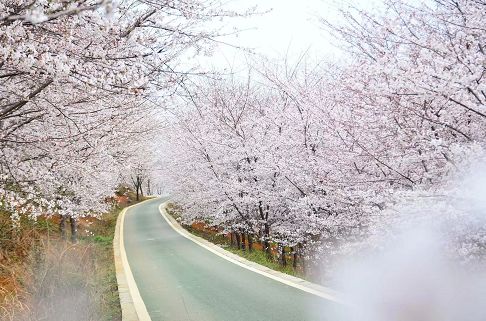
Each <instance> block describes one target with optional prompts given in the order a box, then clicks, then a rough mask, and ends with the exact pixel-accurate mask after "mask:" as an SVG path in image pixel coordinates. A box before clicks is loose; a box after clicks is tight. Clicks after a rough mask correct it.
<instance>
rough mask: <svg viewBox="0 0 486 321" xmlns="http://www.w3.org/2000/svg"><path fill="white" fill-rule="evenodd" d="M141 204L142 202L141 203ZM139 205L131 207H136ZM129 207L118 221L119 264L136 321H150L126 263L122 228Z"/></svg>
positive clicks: (128, 265)
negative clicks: (135, 313) (123, 273)
mask: <svg viewBox="0 0 486 321" xmlns="http://www.w3.org/2000/svg"><path fill="white" fill-rule="evenodd" d="M142 203H143V202H142ZM139 204H141V203H138V204H135V205H132V206H136V205H139ZM132 206H130V207H127V208H125V209H123V211H122V213H121V214H120V215H122V217H121V220H120V238H119V240H120V256H121V262H122V265H123V269H124V271H125V277H126V280H127V285H128V291H129V292H130V296H131V297H132V302H133V305H134V306H135V311H136V312H137V316H138V321H152V319H151V318H150V315H149V314H148V311H147V307H146V306H145V303H144V302H143V300H142V296H141V295H140V292H139V290H138V287H137V283H136V282H135V279H134V277H133V274H132V269H131V268H130V264H129V263H128V258H127V252H126V251H125V240H124V237H123V227H124V225H125V215H126V213H127V210H128V209H129V208H131V207H132Z"/></svg>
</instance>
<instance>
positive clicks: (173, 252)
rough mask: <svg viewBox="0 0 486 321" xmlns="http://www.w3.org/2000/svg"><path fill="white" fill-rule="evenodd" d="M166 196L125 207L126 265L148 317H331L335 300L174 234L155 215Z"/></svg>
mask: <svg viewBox="0 0 486 321" xmlns="http://www.w3.org/2000/svg"><path fill="white" fill-rule="evenodd" d="M164 201H166V199H154V200H150V201H146V202H143V203H141V204H139V205H137V206H134V207H131V208H129V209H128V210H127V212H126V215H125V217H124V222H122V223H123V225H124V228H123V239H124V247H125V251H126V256H127V259H128V264H129V266H130V267H131V272H132V273H133V278H134V281H135V282H136V285H137V287H138V290H139V292H140V296H141V298H142V299H143V302H144V304H145V306H146V309H147V311H148V314H149V315H150V318H151V320H154V321H156V320H164V321H182V320H184V321H189V320H191V321H192V320H193V321H218V320H221V321H230V320H234V321H239V320H244V321H258V320H261V321H272V320H279V321H285V320H289V321H290V320H292V321H306V320H331V319H330V318H329V312H331V311H334V308H335V307H336V305H337V304H336V303H334V302H332V301H329V300H325V299H323V298H321V297H318V296H316V295H313V294H310V293H307V292H305V291H302V290H300V289H297V288H295V287H292V286H289V285H286V284H283V283H281V282H277V281H276V280H274V279H271V278H268V277H265V276H263V275H261V274H257V273H254V272H252V271H250V270H248V269H246V268H243V267H242V266H239V265H236V264H233V263H232V262H230V261H228V260H226V259H224V258H222V257H220V256H219V255H216V254H215V253H212V252H210V251H208V250H207V249H205V248H203V247H201V246H199V245H197V244H195V243H194V242H192V241H191V240H189V239H187V238H185V237H183V236H182V235H180V234H178V233H177V232H176V231H175V230H174V229H173V228H172V227H171V226H170V225H169V224H168V223H167V221H165V220H164V219H163V218H162V216H161V215H160V214H159V209H158V207H159V205H160V204H161V203H163V202H164Z"/></svg>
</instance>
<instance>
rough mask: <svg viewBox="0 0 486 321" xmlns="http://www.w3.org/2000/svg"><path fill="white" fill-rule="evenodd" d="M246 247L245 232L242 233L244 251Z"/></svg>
mask: <svg viewBox="0 0 486 321" xmlns="http://www.w3.org/2000/svg"><path fill="white" fill-rule="evenodd" d="M245 248H246V240H245V233H241V249H242V250H243V251H244V250H245Z"/></svg>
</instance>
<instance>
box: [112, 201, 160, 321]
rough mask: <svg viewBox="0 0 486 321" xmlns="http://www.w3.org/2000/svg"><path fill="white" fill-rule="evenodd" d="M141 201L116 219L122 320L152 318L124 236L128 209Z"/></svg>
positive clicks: (118, 281) (131, 320)
mask: <svg viewBox="0 0 486 321" xmlns="http://www.w3.org/2000/svg"><path fill="white" fill-rule="evenodd" d="M144 202H145V201H144ZM141 203H143V202H141ZM141 203H138V204H135V205H132V206H129V207H126V208H124V209H123V210H122V211H121V212H120V214H119V215H118V218H117V220H116V227H115V236H114V238H113V255H114V260H115V270H116V281H117V284H118V296H119V299H120V306H121V310H122V321H151V320H152V319H151V318H150V315H149V314H148V312H147V308H146V307H145V303H144V302H143V300H142V297H141V296H140V292H139V291H138V287H137V283H136V282H135V279H134V278H133V274H132V270H131V268H130V264H129V263H128V258H127V253H126V251H125V243H124V238H123V226H124V223H125V215H126V213H127V210H128V209H130V208H131V207H133V206H137V205H139V204H141Z"/></svg>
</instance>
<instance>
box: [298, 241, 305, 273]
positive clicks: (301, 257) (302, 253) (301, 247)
mask: <svg viewBox="0 0 486 321" xmlns="http://www.w3.org/2000/svg"><path fill="white" fill-rule="evenodd" d="M299 256H300V262H301V266H302V274H304V275H305V270H306V268H305V257H304V246H303V245H302V243H299Z"/></svg>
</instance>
